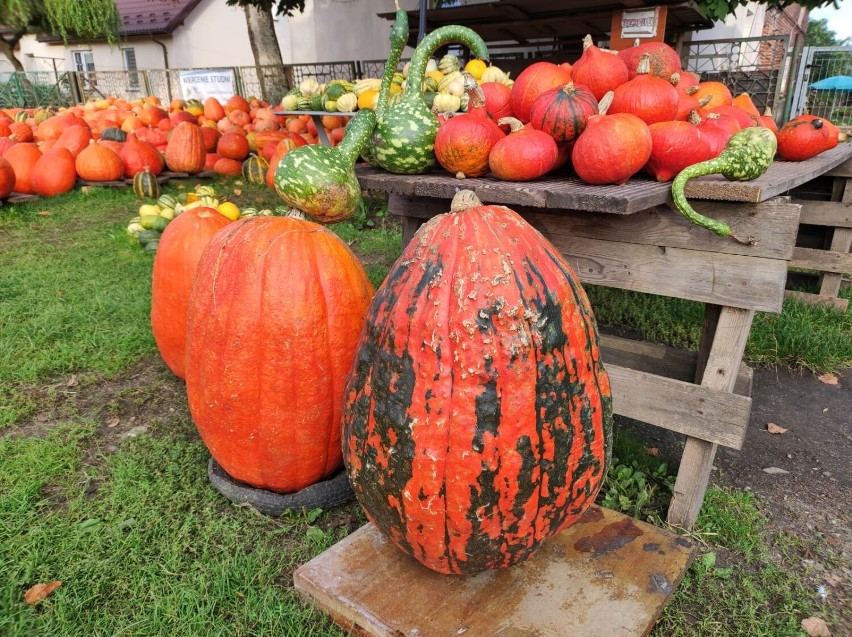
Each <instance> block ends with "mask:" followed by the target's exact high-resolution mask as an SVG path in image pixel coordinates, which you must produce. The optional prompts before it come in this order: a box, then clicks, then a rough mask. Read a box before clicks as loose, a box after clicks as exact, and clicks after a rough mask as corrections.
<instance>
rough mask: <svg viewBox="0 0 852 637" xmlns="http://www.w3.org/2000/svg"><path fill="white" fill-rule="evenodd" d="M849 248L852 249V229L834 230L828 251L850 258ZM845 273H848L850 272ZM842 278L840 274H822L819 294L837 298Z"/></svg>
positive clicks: (851, 261)
mask: <svg viewBox="0 0 852 637" xmlns="http://www.w3.org/2000/svg"><path fill="white" fill-rule="evenodd" d="M850 248H852V228H835V229H834V236H833V237H832V238H831V246H830V247H829V250H831V251H832V252H838V253H840V254H842V255H846V256H850V255H849V249H850ZM850 263H852V260H850ZM844 267H846V266H844ZM846 271H847V272H850V271H852V270H846ZM842 278H843V277H842V273H834V272H832V273H828V272H826V273H824V274H823V275H822V281H821V282H820V286H819V293H820V294H821V295H823V296H837V295H838V294H839V293H840V282H841V280H842Z"/></svg>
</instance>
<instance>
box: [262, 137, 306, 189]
mask: <svg viewBox="0 0 852 637" xmlns="http://www.w3.org/2000/svg"><path fill="white" fill-rule="evenodd" d="M307 145H308V142H306V141H305V139H304V137H302V136H301V135H297V134H295V133H294V134H291V135H290V136H289V137H287V138H286V139H282V140H281V141H280V142H278V146H277V147H276V148H275V152H274V153H273V154H272V158H271V159H270V160H269V168H268V169H267V170H266V185H267V186H269V187H270V188H275V181H274V178H275V169H276V168H278V162H280V161H281V160H282V159H283V158H284V155H286V154H287V153H289V152H290V151H291V150H293V149H294V148H298V147H299V146H307Z"/></svg>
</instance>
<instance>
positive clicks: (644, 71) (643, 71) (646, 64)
mask: <svg viewBox="0 0 852 637" xmlns="http://www.w3.org/2000/svg"><path fill="white" fill-rule="evenodd" d="M650 72H651V55H650V54H648V53H643V54H642V55H640V56H639V65H638V66H637V67H636V75H648V73H650Z"/></svg>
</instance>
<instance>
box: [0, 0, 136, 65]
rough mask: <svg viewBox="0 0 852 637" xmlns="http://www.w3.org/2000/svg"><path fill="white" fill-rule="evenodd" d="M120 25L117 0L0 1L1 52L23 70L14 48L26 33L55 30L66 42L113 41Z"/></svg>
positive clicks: (116, 36)
mask: <svg viewBox="0 0 852 637" xmlns="http://www.w3.org/2000/svg"><path fill="white" fill-rule="evenodd" d="M119 24H120V20H119V16H118V9H116V7H115V1H114V0H74V1H73V2H69V1H68V0H0V25H3V26H4V27H5V28H6V29H5V32H4V34H3V36H2V37H0V53H2V54H3V55H4V56H6V58H7V59H8V60H9V62H11V63H12V66H13V67H15V70H16V71H23V70H24V67H23V65H22V64H21V61H20V60H18V58H17V57H16V56H15V47H16V46H18V42H20V41H21V38H22V37H24V35H25V34H27V33H55V34H56V35H58V36H60V37H61V38H62V39H63V41H66V42H67V41H68V38H69V37H77V38H84V39H88V38H91V39H94V38H103V37H106V38H107V40H108V41H109V42H110V44H112V43H113V42H115V41H116V39H117V38H118V28H119Z"/></svg>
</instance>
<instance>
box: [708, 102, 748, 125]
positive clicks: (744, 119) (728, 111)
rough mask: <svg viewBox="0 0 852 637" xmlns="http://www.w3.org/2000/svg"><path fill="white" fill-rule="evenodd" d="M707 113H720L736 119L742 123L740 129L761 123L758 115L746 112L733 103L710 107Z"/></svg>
mask: <svg viewBox="0 0 852 637" xmlns="http://www.w3.org/2000/svg"><path fill="white" fill-rule="evenodd" d="M707 113H718V114H719V115H725V116H727V117H730V118H731V119H735V120H737V123H738V124H739V125H740V129H743V128H750V127H752V126H758V125H759V123H760V120H759V119H758V118H757V117H756V116H754V115H751V114H749V113H746V112H745V111H744V110H743V109H741V108H739V107H737V106H733V105H732V104H727V105H724V106H715V107H713V108H710V109H708V110H707Z"/></svg>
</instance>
